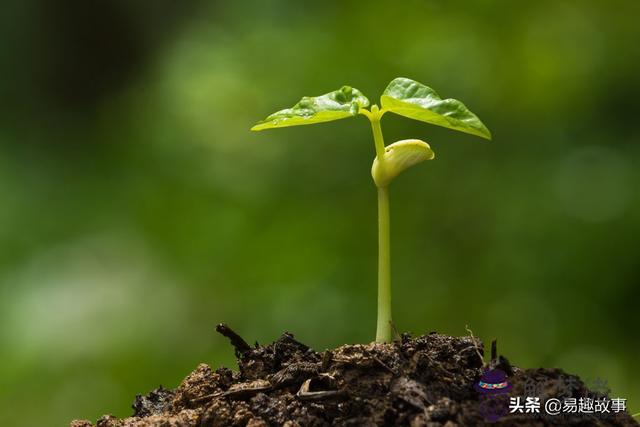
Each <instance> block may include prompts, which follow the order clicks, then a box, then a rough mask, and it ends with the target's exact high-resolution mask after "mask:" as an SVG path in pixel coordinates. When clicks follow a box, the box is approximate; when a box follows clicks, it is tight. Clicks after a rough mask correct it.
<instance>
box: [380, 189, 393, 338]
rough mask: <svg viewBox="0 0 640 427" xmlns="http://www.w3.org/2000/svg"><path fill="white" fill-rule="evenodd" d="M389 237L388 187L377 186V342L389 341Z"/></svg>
mask: <svg viewBox="0 0 640 427" xmlns="http://www.w3.org/2000/svg"><path fill="white" fill-rule="evenodd" d="M391 338H392V336H391V238H390V230H389V189H388V188H387V187H378V324H377V328H376V341H377V342H391Z"/></svg>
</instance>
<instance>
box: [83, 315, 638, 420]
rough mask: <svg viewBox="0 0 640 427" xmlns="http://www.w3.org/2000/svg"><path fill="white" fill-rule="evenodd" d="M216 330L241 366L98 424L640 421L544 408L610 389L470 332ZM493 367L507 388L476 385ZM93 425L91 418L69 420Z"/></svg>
mask: <svg viewBox="0 0 640 427" xmlns="http://www.w3.org/2000/svg"><path fill="white" fill-rule="evenodd" d="M218 330H219V332H221V333H223V334H224V335H225V336H227V337H229V339H230V340H231V342H232V344H233V345H234V347H235V349H236V355H237V357H238V367H239V371H237V372H233V371H231V370H229V369H227V368H219V369H216V370H213V369H211V368H210V367H209V366H207V365H205V364H201V365H200V366H198V367H197V368H196V370H195V371H193V372H192V373H191V374H189V375H188V376H187V377H186V378H185V379H184V380H183V381H182V383H181V384H180V385H179V386H178V388H176V389H175V390H167V389H164V388H162V387H160V388H159V389H156V390H154V391H152V392H151V393H149V394H147V395H145V396H137V397H136V399H135V402H134V404H133V409H134V414H133V416H131V417H129V418H125V419H117V418H115V417H113V416H110V415H106V416H103V417H102V418H100V419H99V420H98V421H97V424H96V426H97V427H196V426H198V427H200V426H234V427H235V426H237V427H240V426H247V427H265V426H288V427H294V426H312V427H313V426H329V425H335V426H387V425H388V426H393V425H403V426H429V427H436V426H445V427H455V426H480V425H485V424H488V423H489V420H491V421H493V420H496V419H497V422H496V423H495V425H498V426H545V425H563V426H565V425H575V426H577V425H580V426H592V425H593V426H638V425H639V424H638V423H637V422H635V420H634V419H633V418H632V417H630V416H629V414H628V413H627V412H626V411H618V412H616V411H612V408H611V406H609V412H602V411H599V412H596V411H592V413H579V412H575V413H561V414H558V415H548V414H546V413H545V411H544V402H545V401H547V400H548V399H551V398H557V399H559V400H562V399H565V398H569V399H571V398H575V399H576V404H577V402H578V401H580V400H579V399H580V398H583V399H591V402H593V401H596V400H598V401H601V402H602V401H604V402H606V401H607V400H608V399H607V397H606V396H605V395H604V394H603V393H599V392H595V391H591V390H588V389H587V387H586V386H585V385H584V383H583V382H582V381H581V380H580V378H578V377H576V376H574V375H569V374H566V373H564V372H563V371H561V370H559V369H519V368H517V367H514V366H511V364H510V363H509V362H508V361H507V359H505V358H504V357H497V355H496V354H495V353H496V352H495V348H494V349H493V351H492V353H493V354H492V358H491V359H492V360H491V363H490V364H489V365H485V364H484V363H483V359H482V355H483V345H482V343H481V342H480V341H479V340H477V339H475V338H474V337H472V336H468V337H459V338H456V337H450V336H445V335H439V334H436V333H431V334H429V335H424V336H421V337H418V338H415V339H412V338H411V337H410V336H409V335H403V336H402V337H401V339H399V340H398V341H397V342H394V343H391V344H379V343H371V344H366V345H344V346H342V347H338V348H336V349H334V350H326V351H324V352H317V351H314V350H312V349H311V348H309V347H307V346H306V345H304V344H302V343H300V342H298V341H296V340H295V339H294V337H293V335H291V334H289V333H285V334H284V335H282V336H281V337H280V338H279V339H278V340H277V341H275V342H273V343H272V344H269V345H266V346H258V345H256V346H255V347H250V346H249V345H247V344H246V342H245V341H244V340H242V338H240V337H239V336H238V335H237V334H235V333H234V332H233V331H231V330H230V329H229V328H228V327H226V326H224V325H220V326H219V329H218ZM488 369H490V371H487V370H488ZM491 371H493V372H494V373H495V372H501V373H502V374H504V375H506V381H507V382H508V388H506V389H505V390H508V394H507V393H502V394H501V393H497V394H496V393H493V392H488V393H486V395H485V394H483V393H482V392H478V391H477V388H478V383H479V381H480V379H481V377H482V378H485V379H486V377H483V374H486V373H487V372H491ZM503 385H504V384H503ZM531 387H534V389H532V388H531ZM531 393H536V394H535V395H533V396H532V395H531ZM516 396H521V397H522V399H523V404H524V401H525V397H526V396H532V397H534V396H535V397H540V402H542V407H541V408H540V411H539V412H538V413H536V411H533V412H531V413H526V412H525V410H524V409H523V412H522V413H520V412H516V413H513V414H512V413H509V412H510V411H509V397H516ZM505 399H506V401H505ZM580 402H582V401H580ZM609 403H611V401H610V400H609ZM585 408H586V407H585ZM587 409H588V408H587ZM601 409H602V408H601ZM581 412H582V411H581ZM585 412H588V411H585ZM492 417H493V418H492ZM92 426H93V424H92V423H91V422H89V421H73V422H72V423H71V427H92Z"/></svg>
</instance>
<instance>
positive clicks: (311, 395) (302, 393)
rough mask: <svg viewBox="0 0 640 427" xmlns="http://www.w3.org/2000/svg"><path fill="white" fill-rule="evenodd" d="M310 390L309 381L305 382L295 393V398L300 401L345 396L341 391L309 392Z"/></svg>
mask: <svg viewBox="0 0 640 427" xmlns="http://www.w3.org/2000/svg"><path fill="white" fill-rule="evenodd" d="M310 388H311V379H308V380H306V381H305V382H304V383H302V385H301V386H300V389H299V390H298V392H297V393H296V397H297V398H298V399H300V400H323V399H330V398H335V397H339V398H342V397H345V396H346V394H345V392H344V391H341V390H326V391H309V389H310Z"/></svg>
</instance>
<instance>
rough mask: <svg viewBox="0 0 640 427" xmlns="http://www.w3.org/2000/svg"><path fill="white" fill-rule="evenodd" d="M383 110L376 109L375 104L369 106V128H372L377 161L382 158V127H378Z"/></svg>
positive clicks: (380, 160)
mask: <svg viewBox="0 0 640 427" xmlns="http://www.w3.org/2000/svg"><path fill="white" fill-rule="evenodd" d="M383 114H384V111H381V110H379V109H378V106H377V105H374V106H373V107H371V114H370V115H368V116H367V117H369V120H370V121H371V129H372V130H373V142H374V143H375V145H376V157H377V158H378V162H382V161H383V160H384V138H383V137H382V128H381V127H380V119H381V118H382V115H383Z"/></svg>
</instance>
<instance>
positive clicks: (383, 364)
mask: <svg viewBox="0 0 640 427" xmlns="http://www.w3.org/2000/svg"><path fill="white" fill-rule="evenodd" d="M371 357H372V358H373V360H375V361H376V362H378V364H379V365H380V366H382V367H383V368H385V369H386V370H387V371H389V372H391V373H392V374H393V375H397V372H396V371H395V370H393V368H391V366H389V365H387V364H386V363H384V362H383V361H382V360H380V358H378V356H374V355H371Z"/></svg>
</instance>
